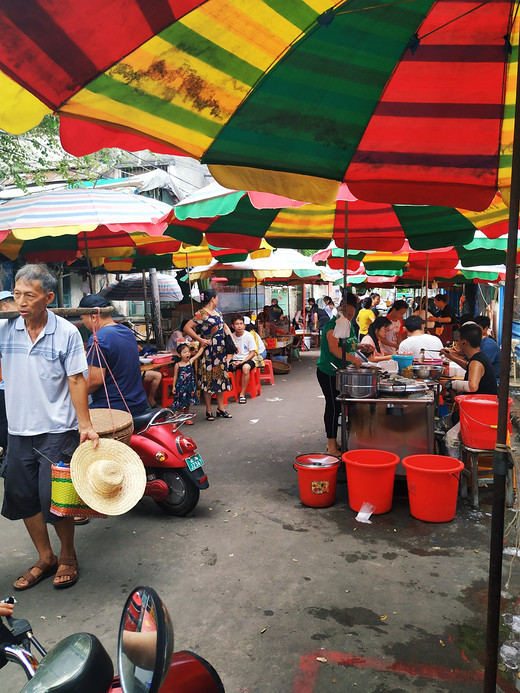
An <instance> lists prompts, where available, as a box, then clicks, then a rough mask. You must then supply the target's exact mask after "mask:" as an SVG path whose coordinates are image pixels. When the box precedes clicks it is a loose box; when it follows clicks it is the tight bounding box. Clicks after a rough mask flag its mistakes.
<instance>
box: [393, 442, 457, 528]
mask: <svg viewBox="0 0 520 693" xmlns="http://www.w3.org/2000/svg"><path fill="white" fill-rule="evenodd" d="M403 465H404V467H405V469H406V482H407V485H408V500H409V501H410V512H411V514H412V515H413V516H414V517H416V518H417V519H418V520H423V521H424V522H449V521H450V520H453V518H454V517H455V512H456V510H457V493H458V490H459V479H460V472H461V470H462V469H463V468H464V462H461V461H460V460H457V459H455V458H454V457H445V456H443V455H410V456H409V457H405V458H404V459H403Z"/></svg>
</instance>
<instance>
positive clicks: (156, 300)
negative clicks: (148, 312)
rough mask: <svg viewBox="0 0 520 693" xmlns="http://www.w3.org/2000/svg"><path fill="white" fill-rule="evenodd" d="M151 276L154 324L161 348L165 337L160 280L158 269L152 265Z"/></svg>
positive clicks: (149, 271) (156, 340)
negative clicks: (162, 322)
mask: <svg viewBox="0 0 520 693" xmlns="http://www.w3.org/2000/svg"><path fill="white" fill-rule="evenodd" d="M148 274H149V276H150V289H151V294H152V300H151V307H152V326H153V331H154V334H155V344H156V345H157V348H158V349H159V350H162V349H164V338H163V332H162V325H161V301H160V297H159V282H158V280H157V270H156V269H155V267H150V269H149V270H148Z"/></svg>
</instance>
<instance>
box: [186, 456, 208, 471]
mask: <svg viewBox="0 0 520 693" xmlns="http://www.w3.org/2000/svg"><path fill="white" fill-rule="evenodd" d="M186 464H187V465H188V469H189V470H190V472H193V471H195V469H198V468H199V467H202V465H203V464H204V460H203V459H202V457H201V456H200V455H199V453H198V452H197V453H196V454H195V455H192V456H191V457H188V458H187V459H186Z"/></svg>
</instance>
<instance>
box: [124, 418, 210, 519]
mask: <svg viewBox="0 0 520 693" xmlns="http://www.w3.org/2000/svg"><path fill="white" fill-rule="evenodd" d="M194 416H195V414H177V415H176V414H174V412H173V411H172V410H171V409H169V408H164V409H152V410H151V411H149V412H146V413H144V414H139V415H138V416H134V417H133V418H134V432H133V434H132V437H131V439H130V443H129V445H130V447H131V448H132V450H135V452H137V454H138V455H139V457H140V458H141V459H142V461H143V464H144V466H145V469H146V477H147V481H146V488H145V492H144V495H145V496H149V497H150V498H153V500H154V501H155V502H156V503H157V505H158V506H159V507H160V508H161V510H162V511H163V512H165V513H166V514H168V515H176V516H177V517H180V516H182V515H186V514H187V513H189V512H190V511H191V510H193V508H195V506H196V505H197V503H198V501H199V496H200V491H201V489H206V488H208V487H209V482H208V477H207V474H205V473H204V471H203V470H202V466H203V465H204V461H203V459H202V457H201V456H200V455H199V454H198V453H196V452H195V450H196V449H197V445H196V444H195V443H194V441H193V440H192V439H191V438H188V437H187V436H184V435H183V434H182V433H181V432H180V431H179V429H180V427H181V426H182V424H184V423H186V421H190V420H191V419H193V418H194Z"/></svg>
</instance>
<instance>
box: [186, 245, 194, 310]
mask: <svg viewBox="0 0 520 693" xmlns="http://www.w3.org/2000/svg"><path fill="white" fill-rule="evenodd" d="M186 272H187V273H188V286H189V288H190V305H191V314H192V315H193V313H194V312H195V311H194V310H193V296H192V295H191V278H190V266H189V264H188V253H186Z"/></svg>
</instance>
